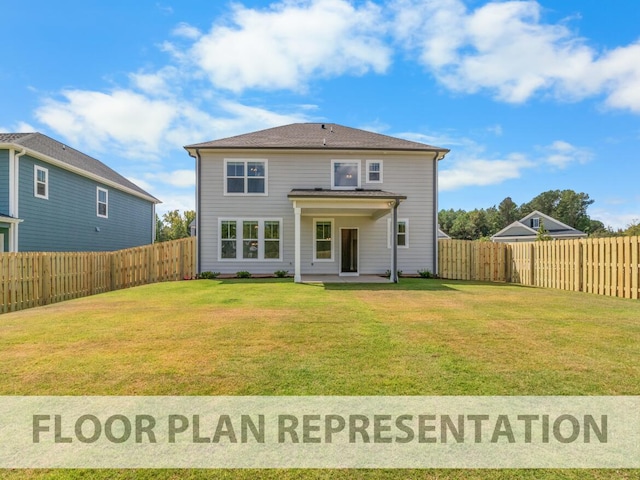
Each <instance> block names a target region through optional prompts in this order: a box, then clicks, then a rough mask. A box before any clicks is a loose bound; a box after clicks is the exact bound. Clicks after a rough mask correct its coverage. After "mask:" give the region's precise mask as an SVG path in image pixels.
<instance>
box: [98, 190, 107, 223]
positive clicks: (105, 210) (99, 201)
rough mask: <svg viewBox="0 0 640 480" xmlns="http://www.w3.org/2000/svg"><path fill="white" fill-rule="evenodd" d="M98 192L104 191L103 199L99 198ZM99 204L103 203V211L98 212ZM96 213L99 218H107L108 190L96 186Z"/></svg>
mask: <svg viewBox="0 0 640 480" xmlns="http://www.w3.org/2000/svg"><path fill="white" fill-rule="evenodd" d="M100 192H104V197H105V198H104V201H101V200H100ZM100 205H104V212H105V213H100ZM96 215H97V216H98V217H100V218H109V190H107V189H106V188H102V187H96Z"/></svg>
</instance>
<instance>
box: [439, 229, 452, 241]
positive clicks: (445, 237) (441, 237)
mask: <svg viewBox="0 0 640 480" xmlns="http://www.w3.org/2000/svg"><path fill="white" fill-rule="evenodd" d="M438 240H451V237H450V236H449V235H447V234H446V233H445V232H444V230H442V229H441V228H440V227H438Z"/></svg>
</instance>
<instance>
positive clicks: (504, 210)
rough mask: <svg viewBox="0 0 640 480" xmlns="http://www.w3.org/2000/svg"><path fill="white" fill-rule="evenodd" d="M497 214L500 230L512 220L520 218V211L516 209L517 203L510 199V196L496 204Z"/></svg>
mask: <svg viewBox="0 0 640 480" xmlns="http://www.w3.org/2000/svg"><path fill="white" fill-rule="evenodd" d="M498 214H499V218H500V225H499V228H498V231H499V230H502V229H503V228H504V227H507V226H509V225H511V224H512V223H513V222H515V221H516V220H518V219H519V218H520V212H519V211H518V205H516V203H515V202H514V201H513V200H511V197H507V198H505V199H504V200H502V201H501V202H500V205H498Z"/></svg>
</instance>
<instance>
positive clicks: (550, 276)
mask: <svg viewBox="0 0 640 480" xmlns="http://www.w3.org/2000/svg"><path fill="white" fill-rule="evenodd" d="M438 251H439V257H438V264H439V265H438V269H439V273H440V276H441V277H443V278H448V279H452V280H483V281H492V282H510V283H519V284H522V285H532V286H537V287H547V288H557V289H560V290H573V291H576V292H588V293H596V294H599V295H609V296H614V297H621V298H633V299H638V298H640V237H612V238H594V239H579V240H559V241H552V242H526V243H493V242H478V241H468V240H440V241H439V250H438Z"/></svg>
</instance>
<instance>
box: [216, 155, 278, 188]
mask: <svg viewBox="0 0 640 480" xmlns="http://www.w3.org/2000/svg"><path fill="white" fill-rule="evenodd" d="M224 194H225V195H266V194H267V161H266V160H235V159H234V160H225V161H224Z"/></svg>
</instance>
